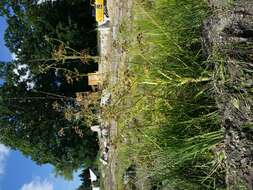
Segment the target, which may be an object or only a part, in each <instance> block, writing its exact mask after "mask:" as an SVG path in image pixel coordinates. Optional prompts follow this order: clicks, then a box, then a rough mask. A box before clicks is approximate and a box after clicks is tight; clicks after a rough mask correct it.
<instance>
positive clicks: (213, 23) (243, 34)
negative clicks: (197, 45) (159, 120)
mask: <svg viewBox="0 0 253 190" xmlns="http://www.w3.org/2000/svg"><path fill="white" fill-rule="evenodd" d="M209 6H210V7H211V8H212V10H213V15H212V16H211V17H210V18H209V19H208V20H207V21H206V22H205V23H204V31H203V47H204V50H205V53H206V55H207V56H208V57H209V58H210V60H211V63H212V65H213V67H214V69H215V75H214V88H215V92H216V97H217V98H216V100H217V104H218V107H219V110H220V115H221V117H222V121H223V122H222V127H223V129H224V131H225V141H224V150H225V155H226V167H227V184H228V189H231V190H232V189H239V188H241V187H242V186H245V188H247V189H253V1H252V0H240V1H239V0H238V1H233V3H226V2H225V0H209Z"/></svg>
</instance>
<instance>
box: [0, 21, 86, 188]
mask: <svg viewBox="0 0 253 190" xmlns="http://www.w3.org/2000/svg"><path fill="white" fill-rule="evenodd" d="M6 27H7V23H6V22H5V19H4V18H3V17H0V61H10V60H11V59H12V55H11V53H10V52H9V50H8V49H7V48H6V47H5V45H4V39H3V38H4V31H5V29H6ZM1 83H3V81H0V84H1ZM78 175H79V172H76V173H75V174H74V179H73V181H65V180H64V179H63V178H62V177H55V175H54V173H53V167H52V166H51V165H42V166H39V165H36V163H35V162H33V161H32V160H31V159H29V158H26V157H24V156H23V155H22V154H21V153H20V152H19V151H16V150H10V149H9V148H8V147H6V146H4V145H3V144H1V143H0V190H75V189H76V188H77V187H78V186H79V185H80V184H81V182H80V180H79V178H78Z"/></svg>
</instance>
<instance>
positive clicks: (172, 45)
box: [110, 0, 224, 190]
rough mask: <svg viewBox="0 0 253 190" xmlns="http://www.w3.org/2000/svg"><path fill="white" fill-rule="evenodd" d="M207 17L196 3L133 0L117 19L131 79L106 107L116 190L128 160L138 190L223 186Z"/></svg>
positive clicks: (201, 3)
mask: <svg viewBox="0 0 253 190" xmlns="http://www.w3.org/2000/svg"><path fill="white" fill-rule="evenodd" d="M207 16H208V10H207V8H206V5H205V3H204V1H202V0H196V1H189V0H180V1H176V0H156V1H152V0H144V1H139V0H137V1H135V3H134V7H133V20H132V21H127V20H126V21H125V22H124V23H123V24H122V26H121V30H120V31H121V37H122V39H123V40H124V49H126V51H127V53H128V55H129V68H128V72H129V76H125V75H123V76H122V78H121V82H120V83H119V84H118V86H115V87H114V91H115V93H116V94H117V93H118V94H117V95H118V96H119V97H120V100H118V101H117V100H115V101H114V104H113V105H112V107H111V110H110V111H111V112H112V113H111V115H114V117H115V118H116V119H117V121H118V124H119V130H120V131H119V136H118V138H117V139H116V144H117V147H119V148H118V160H119V166H118V167H119V171H118V173H117V175H118V178H119V179H118V181H119V182H118V189H124V188H125V186H126V185H123V184H122V176H123V173H124V170H125V169H126V168H127V167H128V166H129V165H130V164H133V163H134V164H136V166H137V174H138V175H137V179H136V186H137V189H145V190H146V189H150V188H151V187H152V186H153V187H154V186H156V187H157V188H159V189H169V188H170V189H182V190H186V189H189V190H198V189H200V190H202V189H223V188H224V170H223V165H224V163H223V162H224V155H223V142H222V139H223V132H222V131H221V130H220V120H219V117H218V111H217V110H218V109H217V107H216V104H215V100H214V97H213V93H214V92H213V89H212V84H211V82H212V77H213V76H214V73H213V70H212V67H211V66H210V65H209V62H208V61H206V57H204V56H203V54H202V50H201V26H202V22H203V20H204V19H205V18H206V17H207ZM130 22H133V24H132V26H131V27H130V28H131V29H129V23H130ZM125 42H127V45H126V43H125Z"/></svg>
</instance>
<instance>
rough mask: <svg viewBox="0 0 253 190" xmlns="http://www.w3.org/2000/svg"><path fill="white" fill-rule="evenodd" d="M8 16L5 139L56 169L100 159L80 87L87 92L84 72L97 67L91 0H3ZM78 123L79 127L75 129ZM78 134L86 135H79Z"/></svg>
mask: <svg viewBox="0 0 253 190" xmlns="http://www.w3.org/2000/svg"><path fill="white" fill-rule="evenodd" d="M0 16H4V17H5V18H6V20H7V23H8V28H7V30H6V31H5V36H4V39H5V44H6V46H7V47H8V48H9V50H10V51H11V53H12V54H14V55H15V57H16V59H15V60H12V61H10V62H8V63H4V62H1V63H0V78H1V79H3V80H4V81H5V82H4V84H3V85H2V86H1V87H0V130H1V132H0V142H1V143H4V144H5V145H7V146H9V147H11V148H13V149H18V150H20V151H21V152H22V153H23V154H24V155H26V156H28V157H30V158H31V159H32V160H34V161H35V162H37V163H38V164H45V163H50V164H52V165H53V166H54V167H55V170H56V173H57V174H59V175H63V176H65V177H66V178H68V179H71V177H72V172H73V171H74V170H77V169H78V168H80V167H81V166H83V165H84V164H85V163H86V165H89V164H90V163H91V162H92V160H94V159H95V157H96V153H97V150H98V143H97V139H96V136H95V134H94V133H92V132H91V131H90V130H89V128H88V127H87V123H86V121H85V119H84V118H83V117H82V116H80V115H79V116H78V117H77V116H76V117H75V118H74V119H73V118H72V119H68V118H67V117H66V110H72V111H73V112H78V111H80V105H79V104H78V102H76V101H75V93H76V92H83V91H90V90H91V89H90V87H89V86H88V84H87V75H86V74H87V73H89V72H93V71H95V70H96V69H97V63H96V61H95V60H93V59H90V57H92V56H96V54H97V31H96V23H95V19H94V18H93V17H92V7H91V6H90V2H89V1H88V0H72V1H69V0H58V1H53V2H50V1H47V2H44V3H40V4H38V0H37V1H36V0H17V1H9V0H1V2H0ZM77 129H78V130H79V132H80V133H77V132H76V131H77ZM80 134H81V135H80Z"/></svg>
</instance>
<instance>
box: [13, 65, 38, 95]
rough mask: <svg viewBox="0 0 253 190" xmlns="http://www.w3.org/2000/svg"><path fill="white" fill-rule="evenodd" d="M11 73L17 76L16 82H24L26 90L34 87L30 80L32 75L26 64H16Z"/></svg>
mask: <svg viewBox="0 0 253 190" xmlns="http://www.w3.org/2000/svg"><path fill="white" fill-rule="evenodd" d="M13 73H14V74H15V75H17V76H18V83H21V82H26V85H27V90H31V89H33V88H34V86H35V83H34V82H33V81H32V78H33V75H32V73H31V71H30V69H29V66H28V65H27V64H18V65H16V67H15V68H14V69H13ZM14 85H17V84H14Z"/></svg>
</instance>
